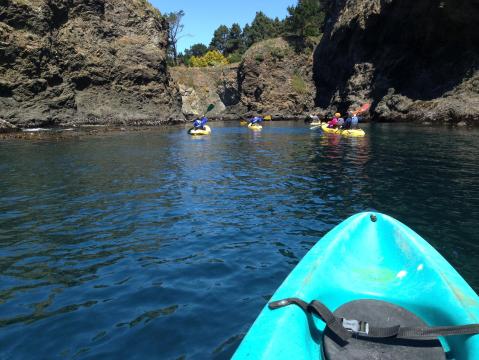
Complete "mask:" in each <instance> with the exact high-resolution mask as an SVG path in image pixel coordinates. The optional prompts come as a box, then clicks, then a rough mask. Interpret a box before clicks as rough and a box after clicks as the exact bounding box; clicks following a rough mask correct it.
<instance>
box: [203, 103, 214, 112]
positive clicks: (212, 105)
mask: <svg viewBox="0 0 479 360" xmlns="http://www.w3.org/2000/svg"><path fill="white" fill-rule="evenodd" d="M214 108H215V105H214V104H210V105H209V106H208V109H206V112H205V114H206V113H209V112H210V111H211V110H213V109H214Z"/></svg>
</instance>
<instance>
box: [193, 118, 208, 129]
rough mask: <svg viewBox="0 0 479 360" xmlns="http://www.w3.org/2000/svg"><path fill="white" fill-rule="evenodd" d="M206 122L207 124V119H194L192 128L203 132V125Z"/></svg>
mask: <svg viewBox="0 0 479 360" xmlns="http://www.w3.org/2000/svg"><path fill="white" fill-rule="evenodd" d="M207 122H208V118H206V117H205V116H203V117H202V118H201V120H200V119H196V120H195V121H194V123H193V127H194V128H195V129H197V130H198V129H201V130H204V129H205V125H206V123H207Z"/></svg>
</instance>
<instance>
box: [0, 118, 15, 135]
mask: <svg viewBox="0 0 479 360" xmlns="http://www.w3.org/2000/svg"><path fill="white" fill-rule="evenodd" d="M14 131H18V128H17V127H16V126H15V125H13V124H10V123H9V122H8V121H5V120H3V119H0V133H9V132H14Z"/></svg>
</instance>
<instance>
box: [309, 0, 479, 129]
mask: <svg viewBox="0 0 479 360" xmlns="http://www.w3.org/2000/svg"><path fill="white" fill-rule="evenodd" d="M325 3H326V5H327V7H328V12H329V17H328V19H329V21H328V23H327V24H326V27H325V32H324V35H323V38H322V41H321V43H320V45H319V46H318V47H317V49H316V51H315V62H314V70H315V81H316V86H317V97H316V104H317V105H318V106H320V107H321V108H323V109H328V110H332V109H339V110H340V111H345V110H346V109H348V108H354V107H356V106H358V105H359V104H361V103H364V102H372V104H373V106H372V115H373V116H374V117H375V118H376V119H379V120H388V121H391V120H393V121H394V120H416V121H427V122H445V121H448V122H449V121H450V122H460V121H464V122H467V123H472V122H479V70H478V69H479V31H477V19H479V2H478V1H477V0H444V1H435V0H421V1H415V0H406V1H399V0H330V1H326V2H325Z"/></svg>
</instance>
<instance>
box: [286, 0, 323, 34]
mask: <svg viewBox="0 0 479 360" xmlns="http://www.w3.org/2000/svg"><path fill="white" fill-rule="evenodd" d="M288 13H289V16H288V17H287V18H286V20H285V31H286V33H288V34H294V35H299V36H302V37H305V36H319V35H320V34H321V30H322V27H323V25H324V17H325V15H324V10H323V8H322V6H321V2H320V0H299V1H298V5H296V6H290V7H288Z"/></svg>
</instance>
